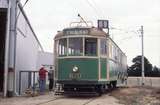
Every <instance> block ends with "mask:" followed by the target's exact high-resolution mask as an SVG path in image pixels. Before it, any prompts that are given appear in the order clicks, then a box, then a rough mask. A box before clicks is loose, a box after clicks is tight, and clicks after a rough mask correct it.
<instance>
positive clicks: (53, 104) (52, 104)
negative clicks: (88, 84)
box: [36, 97, 100, 105]
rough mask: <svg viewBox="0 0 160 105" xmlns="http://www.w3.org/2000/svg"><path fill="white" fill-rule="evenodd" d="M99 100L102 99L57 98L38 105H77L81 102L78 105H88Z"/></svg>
mask: <svg viewBox="0 0 160 105" xmlns="http://www.w3.org/2000/svg"><path fill="white" fill-rule="evenodd" d="M98 98H100V97H92V98H88V99H87V100H86V98H67V97H57V98H54V99H51V100H48V101H45V102H41V103H38V104H36V105H57V103H58V101H59V102H61V103H63V104H64V105H65V103H69V102H71V103H75V104H76V103H79V101H81V103H79V104H77V105H88V104H90V103H91V102H93V101H94V100H96V99H98Z"/></svg>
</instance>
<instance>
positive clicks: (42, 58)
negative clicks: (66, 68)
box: [37, 51, 54, 69]
mask: <svg viewBox="0 0 160 105" xmlns="http://www.w3.org/2000/svg"><path fill="white" fill-rule="evenodd" d="M53 61H54V60H53V53H50V52H42V51H39V53H38V59H37V69H39V68H40V67H41V66H42V65H46V66H47V65H48V66H49V65H53V63H54V62H53Z"/></svg>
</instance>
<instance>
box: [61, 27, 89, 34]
mask: <svg viewBox="0 0 160 105" xmlns="http://www.w3.org/2000/svg"><path fill="white" fill-rule="evenodd" d="M63 33H64V35H88V34H89V28H73V29H64V30H63Z"/></svg>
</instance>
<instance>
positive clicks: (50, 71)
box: [48, 67, 53, 90]
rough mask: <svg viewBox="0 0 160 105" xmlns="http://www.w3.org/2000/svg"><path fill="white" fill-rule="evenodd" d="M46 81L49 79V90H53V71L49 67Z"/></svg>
mask: <svg viewBox="0 0 160 105" xmlns="http://www.w3.org/2000/svg"><path fill="white" fill-rule="evenodd" d="M48 79H49V90H52V89H53V69H52V67H50V70H49V72H48Z"/></svg>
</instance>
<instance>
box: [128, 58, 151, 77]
mask: <svg viewBox="0 0 160 105" xmlns="http://www.w3.org/2000/svg"><path fill="white" fill-rule="evenodd" d="M141 59H142V56H141V55H139V56H137V57H135V58H133V60H132V62H133V63H134V64H133V65H132V66H131V67H129V69H128V75H129V76H141V73H142V62H141ZM144 72H145V73H144V74H145V76H151V73H152V64H151V63H150V62H149V61H148V59H147V58H146V57H144Z"/></svg>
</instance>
